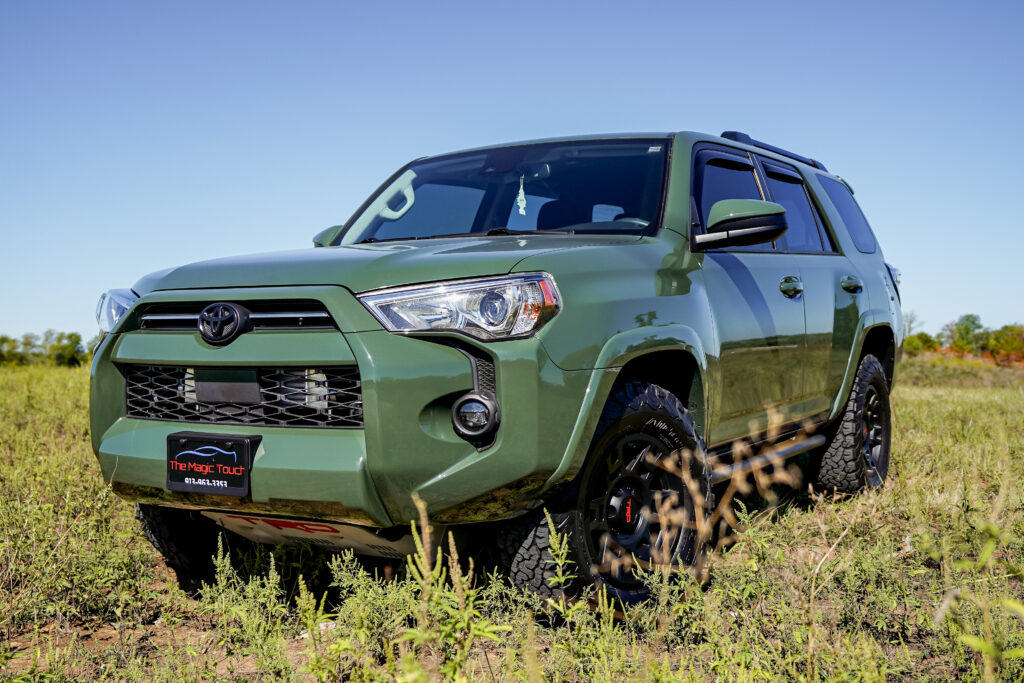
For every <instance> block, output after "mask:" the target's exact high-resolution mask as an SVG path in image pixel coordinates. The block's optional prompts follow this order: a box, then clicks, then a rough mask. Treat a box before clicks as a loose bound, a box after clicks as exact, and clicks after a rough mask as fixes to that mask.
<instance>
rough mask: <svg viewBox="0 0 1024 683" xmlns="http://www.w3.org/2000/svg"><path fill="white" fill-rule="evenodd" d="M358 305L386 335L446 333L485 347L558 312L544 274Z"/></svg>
mask: <svg viewBox="0 0 1024 683" xmlns="http://www.w3.org/2000/svg"><path fill="white" fill-rule="evenodd" d="M359 300H360V301H362V302H363V304H364V305H365V306H366V307H367V308H368V309H370V312H371V313H372V314H373V315H374V317H375V318H377V320H379V321H380V323H381V324H382V325H383V326H384V327H386V328H387V329H389V330H391V331H392V332H414V331H415V332H426V331H433V330H452V331H456V332H462V333H463V334H468V335H471V336H473V337H477V338H478V339H483V340H485V341H493V340H497V339H514V338H517V337H528V336H530V335H531V334H533V333H534V332H536V331H537V330H538V329H540V327H541V326H542V325H543V324H544V323H545V322H547V321H548V320H550V319H551V317H552V316H554V315H555V314H556V313H558V311H559V309H560V308H561V302H560V300H559V297H558V289H557V288H556V287H555V281H554V280H553V279H552V278H551V276H550V275H548V274H547V273H534V274H529V275H507V276H504V277H493V278H482V279H478V280H455V281H452V282H441V283H434V284H427V285H415V286H412V287H393V288H390V289H382V290H377V291H376V292H371V293H369V294H363V295H361V296H360V297H359Z"/></svg>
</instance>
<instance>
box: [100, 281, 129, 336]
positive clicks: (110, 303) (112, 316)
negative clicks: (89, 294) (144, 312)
mask: <svg viewBox="0 0 1024 683" xmlns="http://www.w3.org/2000/svg"><path fill="white" fill-rule="evenodd" d="M138 298H139V297H138V295H136V294H135V292H133V291H132V290H130V289H111V290H109V291H106V292H103V294H102V295H101V296H100V300H99V302H98V303H97V304H96V324H97V325H99V326H100V334H106V333H107V332H110V331H111V330H112V329H114V326H115V325H117V321H118V320H120V319H121V318H122V317H124V314H125V313H127V312H128V309H130V308H131V307H132V305H133V304H134V303H135V302H136V301H137V300H138Z"/></svg>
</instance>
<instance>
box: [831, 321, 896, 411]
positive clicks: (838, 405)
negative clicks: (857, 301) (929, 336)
mask: <svg viewBox="0 0 1024 683" xmlns="http://www.w3.org/2000/svg"><path fill="white" fill-rule="evenodd" d="M876 327H889V328H890V329H891V328H892V320H891V319H890V317H889V312H888V311H883V310H879V309H869V310H867V311H864V313H862V314H861V316H860V320H858V321H857V344H856V345H855V346H854V347H853V349H851V351H850V357H849V358H848V359H847V361H846V373H845V374H844V375H843V383H842V386H841V387H840V388H839V393H838V394H837V395H836V397H835V398H834V399H833V400H832V407H831V409H830V410H829V414H828V421H829V422H832V421H833V420H835V419H836V418H837V417H838V416H839V414H840V413H841V412H842V410H843V406H845V405H846V400H847V399H848V398H849V396H850V388H851V387H852V386H853V379H854V377H856V376H857V367H858V366H859V365H860V357H861V354H862V353H863V351H864V340H865V339H867V337H868V332H870V331H871V330H872V329H874V328H876ZM893 334H894V335H895V331H894V332H893Z"/></svg>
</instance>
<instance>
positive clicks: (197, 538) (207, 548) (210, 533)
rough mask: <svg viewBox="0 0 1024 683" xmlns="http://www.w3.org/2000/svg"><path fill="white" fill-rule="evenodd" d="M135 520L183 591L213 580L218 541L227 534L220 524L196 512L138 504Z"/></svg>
mask: <svg viewBox="0 0 1024 683" xmlns="http://www.w3.org/2000/svg"><path fill="white" fill-rule="evenodd" d="M135 518H136V519H138V520H139V523H140V524H141V526H142V531H143V533H145V534H146V538H148V539H149V542H150V543H152V544H153V547H154V548H156V549H157V551H158V552H159V553H160V554H161V555H163V557H164V560H166V562H167V564H168V566H170V567H171V569H173V570H174V571H175V573H176V574H177V576H178V583H180V584H181V586H182V587H183V588H195V587H197V586H198V585H199V584H200V582H202V581H209V580H211V579H212V578H213V574H214V565H213V558H214V556H215V555H216V554H217V539H218V537H219V536H220V534H221V532H222V531H223V530H222V529H221V527H220V526H219V525H218V524H217V523H216V522H214V521H213V520H212V519H209V518H207V517H204V516H203V515H202V514H200V513H199V512H196V511H194V510H182V509H178V508H169V507H161V506H158V505H145V504H142V503H137V504H136V505H135ZM225 536H227V534H225ZM226 550H227V548H225V551H226Z"/></svg>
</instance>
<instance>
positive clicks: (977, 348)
mask: <svg viewBox="0 0 1024 683" xmlns="http://www.w3.org/2000/svg"><path fill="white" fill-rule="evenodd" d="M904 321H905V322H906V324H907V338H906V339H905V340H904V342H903V351H904V352H905V353H906V354H907V355H909V356H916V355H918V354H921V353H923V352H925V351H942V352H945V353H952V354H956V355H959V356H967V355H970V356H980V357H982V358H989V359H990V360H992V361H995V362H996V363H998V364H999V365H1011V364H1014V363H1024V325H1021V324H1015V325H1003V326H1002V327H1000V328H999V329H998V330H990V329H989V328H987V327H985V326H984V325H982V324H981V316H978V315H975V314H974V313H968V314H967V315H962V316H960V317H959V318H957V319H956V320H954V321H953V322H950V323H946V325H945V326H944V327H943V328H942V331H941V332H939V334H938V335H936V336H934V337H933V336H932V335H930V334H928V333H927V332H917V333H913V332H914V330H913V327H914V326H915V325H916V324H917V323H918V321H917V317H916V316H915V315H914V314H913V313H908V314H907V315H906V316H905V317H904Z"/></svg>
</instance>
